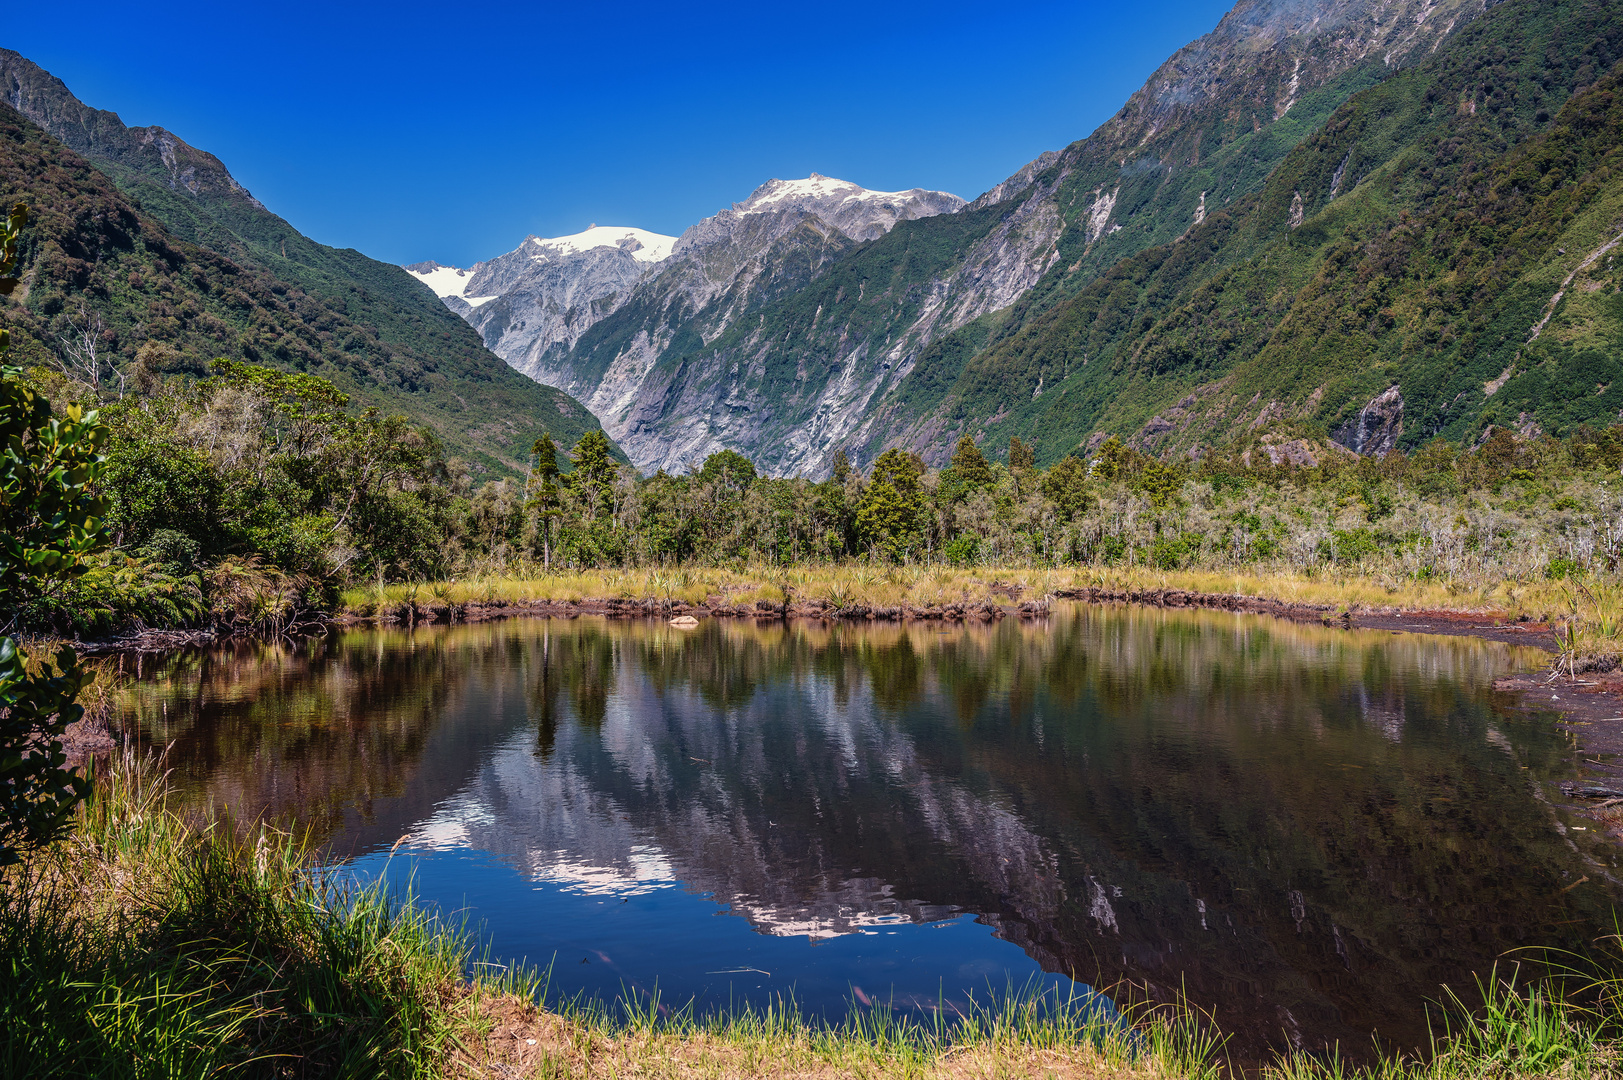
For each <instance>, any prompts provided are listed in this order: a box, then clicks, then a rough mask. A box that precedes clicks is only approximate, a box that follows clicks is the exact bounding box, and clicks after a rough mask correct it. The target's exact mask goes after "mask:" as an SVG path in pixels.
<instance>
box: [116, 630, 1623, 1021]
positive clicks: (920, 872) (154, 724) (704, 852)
mask: <svg viewBox="0 0 1623 1080" xmlns="http://www.w3.org/2000/svg"><path fill="white" fill-rule="evenodd" d="M1537 662H1539V658H1538V657H1537V656H1536V654H1532V652H1531V650H1521V651H1518V650H1513V649H1509V648H1507V647H1505V646H1501V645H1496V644H1492V643H1487V642H1480V641H1475V640H1471V639H1465V638H1427V637H1419V636H1414V635H1392V634H1388V633H1384V632H1365V631H1344V630H1330V629H1322V628H1319V627H1303V626H1296V625H1291V624H1287V623H1282V622H1276V621H1271V620H1267V619H1263V618H1257V617H1250V616H1235V615H1229V614H1221V613H1202V612H1197V613H1187V612H1181V613H1173V612H1161V611H1139V610H1121V609H1098V608H1085V607H1078V608H1075V609H1068V610H1062V611H1060V612H1058V613H1057V614H1056V615H1054V616H1053V617H1052V618H1050V619H1049V620H1048V621H1046V622H1043V623H1024V624H1023V623H1016V622H1013V621H1009V622H1005V623H1002V624H999V625H996V626H985V627H979V626H977V627H951V628H941V627H934V626H917V625H914V626H906V627H898V626H888V625H881V626H873V627H866V626H843V625H842V626H832V627H825V626H822V625H817V624H811V625H798V624H791V625H784V624H781V623H771V624H761V625H749V624H742V623H721V622H715V621H707V622H705V623H704V624H703V625H702V626H701V627H700V628H698V629H697V630H691V631H684V630H679V629H675V628H672V627H669V626H666V625H663V624H659V623H647V622H606V621H603V620H597V619H588V618H582V619H578V620H554V621H545V620H536V621H518V620H515V621H511V622H504V623H496V624H484V625H476V626H462V627H453V628H440V627H436V628H427V629H419V630H417V631H415V632H412V631H407V630H387V629H386V630H354V631H343V632H337V633H334V634H332V635H330V636H327V637H325V638H317V639H310V640H307V641H304V642H301V643H299V644H298V645H296V646H276V645H270V644H265V643H252V644H249V643H232V644H229V645H225V646H221V647H218V648H211V649H206V650H191V651H186V652H182V653H178V654H175V655H172V656H169V657H165V658H163V659H162V660H160V661H158V662H153V661H152V660H151V659H150V658H148V659H147V660H145V661H144V662H143V661H138V660H136V659H134V658H131V659H128V660H126V663H127V664H129V665H132V666H135V665H138V664H141V663H144V665H145V666H144V668H142V669H141V670H139V671H138V675H139V676H140V677H139V679H138V680H137V681H136V682H135V683H134V685H133V686H132V688H131V690H130V698H129V712H128V715H129V717H130V720H131V722H132V724H133V725H134V727H135V728H137V729H138V730H139V731H140V732H141V733H142V734H143V737H144V738H145V739H147V740H149V741H150V742H152V743H153V744H165V743H167V744H171V749H170V751H169V757H168V761H169V764H170V765H172V766H173V767H174V768H175V769H176V773H177V777H178V779H179V782H180V784H181V787H182V790H183V793H184V795H185V797H186V798H188V799H193V800H204V799H206V800H211V801H213V802H214V803H216V804H228V805H229V806H230V807H231V808H232V810H233V811H234V812H235V813H237V814H238V815H239V816H253V815H258V814H262V813H268V814H271V815H275V816H279V817H284V818H291V819H296V820H297V821H299V822H300V823H301V824H303V825H306V826H308V827H310V828H312V829H313V830H315V832H316V834H317V836H318V837H319V838H320V839H323V840H324V841H326V842H328V843H330V844H331V846H332V849H333V850H334V852H335V853H336V854H337V856H339V857H359V858H362V859H363V860H364V859H365V858H366V857H368V856H369V855H370V854H371V853H375V852H379V851H386V850H387V849H389V848H390V847H391V845H393V844H395V842H396V841H397V840H399V839H400V838H401V837H403V836H404V837H408V838H409V840H408V844H409V845H410V846H411V847H412V848H414V849H416V850H417V851H419V852H421V853H424V857H425V858H432V857H433V856H434V853H435V852H444V853H462V854H463V855H464V856H465V855H466V854H467V853H469V852H476V853H485V854H488V855H489V856H490V857H492V858H494V859H496V860H499V861H500V862H501V863H503V864H505V866H507V867H510V868H514V869H516V870H517V871H518V872H519V874H518V875H514V876H515V878H517V879H518V880H521V881H523V882H525V883H526V884H525V886H524V887H525V888H527V889H530V890H532V891H531V892H526V893H523V894H522V895H521V896H520V897H519V898H518V899H512V898H509V901H507V902H504V903H503V904H502V905H500V906H499V908H497V909H493V910H491V911H475V912H473V915H474V916H475V918H481V917H482V918H483V919H484V922H485V926H486V929H487V930H488V932H489V934H490V935H491V939H492V942H493V947H494V950H495V952H496V953H497V954H498V955H502V954H503V941H504V934H507V935H508V936H509V937H511V936H513V935H517V934H520V932H521V931H522V933H523V934H525V935H528V937H526V938H525V940H531V939H534V940H538V941H541V942H543V943H544V942H545V941H546V937H545V934H546V928H545V927H542V928H539V929H538V928H537V927H536V926H535V925H533V923H534V921H535V916H534V915H533V914H530V915H526V910H527V909H526V907H525V904H526V903H528V902H530V901H526V900H525V899H524V897H533V896H538V895H540V894H539V893H535V892H533V890H534V889H537V888H542V887H545V888H550V889H554V890H555V891H557V890H562V891H563V892H567V893H569V894H570V895H575V896H580V897H593V896H597V897H610V896H612V897H613V898H615V902H616V903H618V902H619V900H621V899H629V898H630V897H633V896H640V895H643V894H647V893H651V892H653V891H657V890H665V892H666V893H669V890H670V888H671V886H673V885H678V884H679V885H680V886H682V887H684V888H685V889H686V890H688V891H689V893H700V894H711V897H712V899H711V900H708V901H701V900H700V899H699V898H698V897H692V896H688V899H687V900H686V901H684V903H686V904H688V905H689V906H690V907H694V906H698V907H703V906H704V905H711V906H710V907H709V908H707V910H714V906H713V905H715V904H725V905H727V906H728V909H729V910H730V911H731V912H733V913H735V914H738V915H742V916H743V917H744V918H746V919H747V920H748V922H749V924H750V925H751V926H753V927H754V929H755V930H757V931H759V932H760V933H762V934H769V935H795V936H801V935H804V936H810V937H812V938H814V939H831V943H832V939H835V938H838V937H840V936H841V935H848V934H851V933H852V932H854V931H859V930H862V929H863V928H872V927H874V926H895V925H896V924H899V923H908V924H914V923H925V922H931V923H935V922H937V921H938V920H943V919H945V918H948V917H951V916H955V915H958V914H961V913H968V914H970V915H974V916H977V917H978V921H980V922H981V923H983V924H985V925H988V926H990V927H992V928H993V930H994V932H995V934H996V935H997V936H998V937H1000V938H1002V939H1003V940H1005V941H1007V942H1011V943H1013V944H1014V945H1017V946H1019V948H1020V949H1023V950H1024V951H1025V953H1026V954H1028V955H1029V957H1030V958H1032V959H1033V960H1035V961H1036V963H1037V964H1039V965H1040V966H1041V968H1042V969H1043V970H1045V971H1048V972H1056V973H1063V974H1065V975H1070V976H1072V977H1073V978H1076V979H1078V980H1080V981H1082V982H1084V983H1087V984H1090V985H1094V986H1101V987H1107V988H1110V987H1118V988H1121V989H1120V991H1119V993H1118V995H1117V996H1120V994H1123V993H1126V992H1127V991H1126V989H1125V988H1126V987H1128V986H1131V987H1134V988H1136V992H1137V993H1148V994H1149V995H1151V996H1153V997H1156V998H1161V999H1167V998H1171V997H1174V996H1176V995H1177V994H1178V993H1179V992H1180V991H1181V992H1183V993H1185V994H1187V996H1188V998H1189V999H1190V1000H1191V1001H1192V1002H1193V1003H1194V1004H1196V1005H1198V1006H1201V1007H1203V1008H1208V1009H1211V1010H1214V1012H1215V1016H1216V1018H1217V1020H1218V1022H1219V1023H1220V1025H1221V1026H1222V1027H1223V1028H1224V1029H1225V1030H1226V1031H1229V1032H1231V1033H1232V1034H1233V1035H1234V1037H1235V1042H1234V1044H1233V1045H1234V1046H1235V1047H1236V1048H1237V1049H1241V1050H1245V1049H1258V1048H1261V1047H1264V1046H1275V1047H1279V1046H1284V1045H1287V1044H1296V1045H1308V1046H1320V1045H1323V1044H1325V1043H1326V1042H1327V1041H1333V1040H1339V1041H1340V1042H1341V1043H1342V1045H1343V1046H1344V1047H1352V1048H1357V1047H1362V1046H1367V1045H1368V1044H1369V1038H1370V1035H1371V1033H1379V1034H1380V1035H1381V1036H1382V1037H1383V1038H1385V1039H1388V1040H1391V1041H1393V1042H1396V1043H1397V1044H1399V1045H1402V1046H1416V1045H1419V1044H1421V1043H1423V1042H1424V1040H1425V1037H1426V1036H1425V1030H1426V1029H1425V1013H1424V1009H1425V1003H1426V1001H1427V1000H1428V999H1431V1000H1435V999H1436V998H1437V997H1438V995H1439V988H1440V987H1441V986H1442V985H1444V984H1448V985H1451V986H1453V987H1455V988H1456V989H1462V990H1463V989H1464V988H1466V987H1469V986H1470V985H1471V973H1472V972H1476V971H1485V970H1486V969H1487V968H1488V967H1489V966H1490V965H1491V964H1493V963H1494V961H1495V960H1496V959H1497V958H1499V957H1500V956H1501V955H1502V954H1503V953H1505V952H1506V951H1507V950H1510V949H1514V948H1517V947H1523V946H1560V947H1566V948H1575V949H1581V948H1583V947H1585V943H1587V942H1589V941H1591V940H1592V939H1593V938H1594V937H1595V936H1596V935H1597V934H1600V933H1603V932H1605V931H1606V930H1607V929H1608V928H1609V927H1610V926H1611V921H1610V920H1611V911H1612V903H1613V893H1612V891H1611V888H1612V885H1611V883H1612V882H1613V881H1614V878H1613V875H1612V867H1613V865H1614V861H1615V858H1616V856H1615V853H1614V852H1613V851H1612V850H1611V849H1610V848H1609V847H1607V846H1604V844H1603V842H1602V840H1601V839H1600V838H1599V835H1598V833H1596V832H1589V833H1582V834H1578V833H1573V834H1569V833H1568V832H1567V831H1566V829H1565V828H1564V826H1563V824H1562V822H1561V819H1560V812H1559V811H1558V810H1556V809H1555V808H1552V806H1551V805H1550V803H1549V802H1548V801H1547V793H1548V792H1549V791H1551V790H1552V785H1553V784H1554V782H1556V781H1558V780H1560V779H1563V778H1566V777H1569V776H1572V775H1574V770H1575V767H1576V761H1577V759H1576V755H1575V753H1574V752H1573V750H1572V748H1571V746H1570V744H1569V742H1568V741H1567V740H1566V739H1565V738H1563V737H1562V736H1560V735H1559V734H1557V733H1556V732H1555V730H1554V728H1553V725H1552V724H1551V723H1550V722H1549V720H1548V718H1542V719H1541V718H1536V717H1535V718H1529V717H1527V716H1525V715H1523V714H1517V713H1512V712H1508V711H1505V710H1504V709H1503V708H1502V707H1498V706H1496V705H1495V698H1494V695H1493V694H1492V692H1491V691H1490V690H1489V689H1488V687H1489V684H1490V683H1491V681H1492V679H1493V677H1494V676H1495V675H1497V674H1500V673H1503V672H1504V671H1506V670H1510V669H1512V668H1516V667H1519V666H1520V667H1526V666H1529V665H1531V664H1534V663H1537ZM1574 839H1577V840H1578V843H1580V844H1582V843H1587V844H1589V845H1590V846H1589V847H1587V848H1580V847H1579V846H1576V845H1575V843H1574ZM505 872H506V873H509V874H511V873H512V871H511V870H508V871H505ZM1586 874H1587V875H1588V877H1589V880H1588V881H1587V882H1584V883H1582V884H1579V885H1577V886H1576V887H1574V886H1573V883H1574V882H1576V881H1578V880H1579V879H1580V878H1581V877H1583V876H1584V875H1586ZM520 875H521V876H520ZM428 876H429V877H430V878H432V877H433V875H428ZM449 878H450V880H451V883H452V885H454V884H455V875H454V874H451V875H449ZM447 887H448V888H449V887H451V886H447ZM462 895H463V894H462V893H460V892H457V893H455V894H454V895H453V894H449V893H448V894H447V895H446V896H445V898H444V899H445V901H446V903H447V905H448V906H457V905H458V904H460V903H461V901H462ZM670 895H682V896H687V895H688V894H685V893H683V894H670ZM430 898H431V899H432V896H431V897H430ZM534 902H536V903H539V901H538V900H537V901H534ZM670 904H671V902H666V909H665V910H666V914H665V915H664V916H662V917H666V918H677V916H676V915H673V914H671V911H674V910H675V909H674V908H672V907H671V906H670ZM678 906H679V905H678ZM684 910H685V909H684ZM504 928H505V929H504ZM682 934H683V930H682V928H681V926H678V925H672V926H670V927H669V928H668V932H667V933H666V934H665V935H664V937H665V938H666V939H669V940H670V941H671V945H670V947H671V948H672V949H675V948H677V944H678V943H677V941H676V939H678V938H680V937H681V936H682ZM537 935H539V937H537ZM660 940H661V939H660V937H659V935H653V936H652V937H649V938H647V939H639V943H638V944H637V946H636V947H637V948H638V949H639V950H644V951H646V950H653V953H652V954H648V955H644V956H642V962H643V963H644V964H645V966H646V967H648V968H650V969H652V970H654V971H655V972H656V973H657V972H658V971H659V970H660V967H659V965H660V961H661V957H660V955H659V950H660V949H661V948H663V947H664V946H662V945H661V944H660ZM941 940H943V941H945V940H947V938H945V937H943V938H942V939H941ZM952 947H954V948H957V947H960V946H952ZM962 947H966V948H967V947H968V946H962ZM802 951H804V950H802ZM814 951H815V950H814ZM531 955H535V954H534V952H532V953H531ZM837 955H838V954H837V953H828V954H820V956H829V957H835V956H837ZM1008 955H1009V956H1011V957H1014V958H1016V959H1020V960H1021V961H1022V962H1025V963H1027V964H1029V961H1025V959H1024V958H1023V957H1019V954H1018V953H1014V952H1012V951H1011V952H1009V953H1008ZM675 956H676V954H675V953H674V952H673V953H672V957H673V959H672V960H671V962H672V963H673V964H675V963H676V960H675V959H674V957H675ZM707 960H708V961H709V962H711V963H713V964H714V966H715V967H716V968H718V969H730V968H733V967H734V966H735V964H734V963H732V962H729V959H728V957H725V956H722V957H707ZM583 962H584V961H583ZM683 962H686V961H683ZM820 962H823V963H825V965H826V964H829V963H834V961H833V960H821V961H820ZM757 966H759V965H757ZM790 974H792V973H790ZM835 975H836V976H838V977H839V978H841V979H844V980H845V981H846V982H848V983H853V984H855V983H859V982H860V981H861V978H862V975H861V972H860V971H857V970H852V971H851V972H849V973H844V974H841V973H839V972H835ZM570 976H571V972H569V971H564V970H562V969H559V970H558V972H557V973H555V977H554V985H555V987H557V986H560V985H562V988H564V989H567V983H568V980H569V977H570ZM994 981H995V982H998V983H1001V979H997V980H994Z"/></svg>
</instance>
